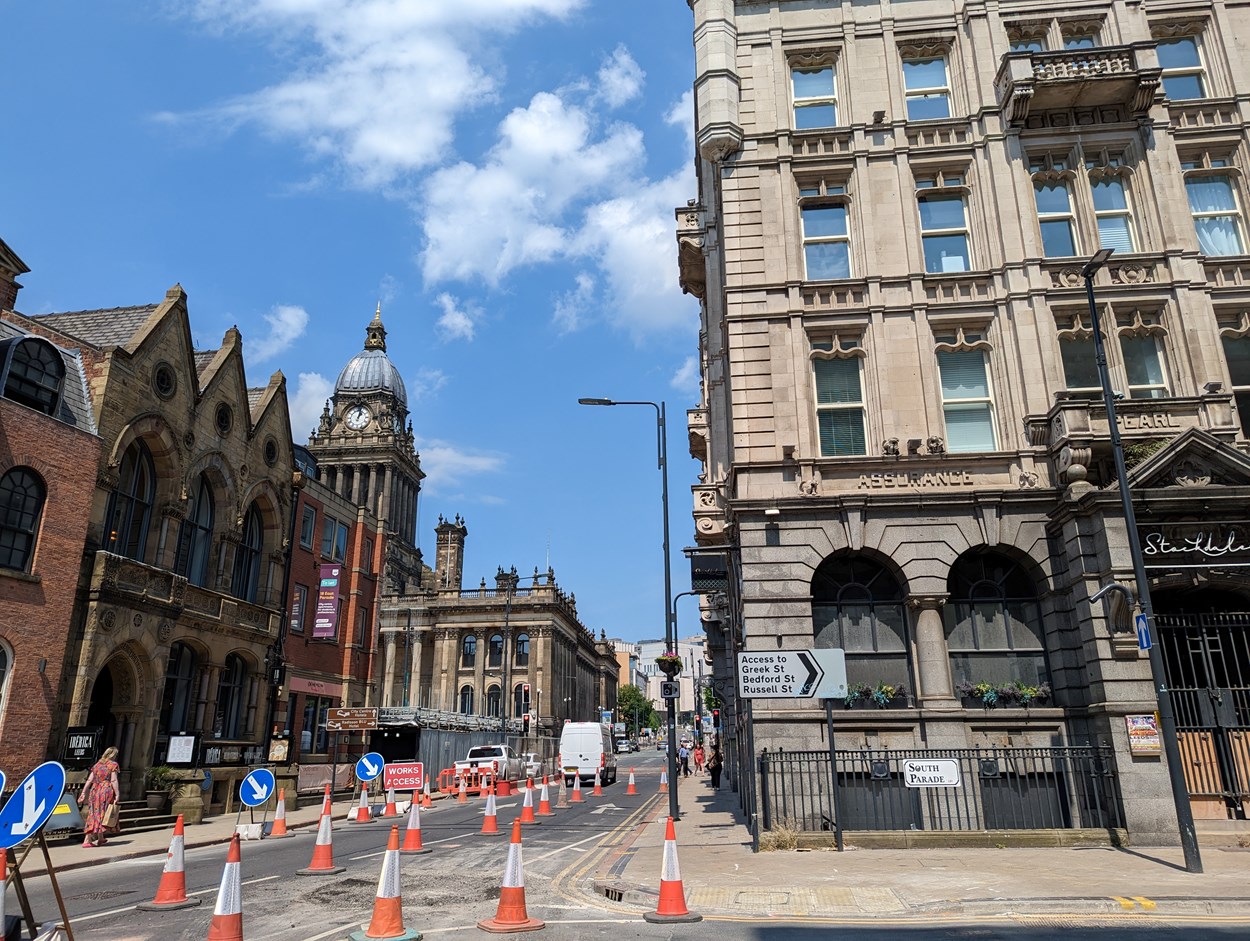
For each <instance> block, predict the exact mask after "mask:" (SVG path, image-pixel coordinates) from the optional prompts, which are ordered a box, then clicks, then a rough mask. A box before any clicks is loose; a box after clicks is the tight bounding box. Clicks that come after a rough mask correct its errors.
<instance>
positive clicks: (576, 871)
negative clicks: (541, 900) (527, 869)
mask: <svg viewBox="0 0 1250 941" xmlns="http://www.w3.org/2000/svg"><path fill="white" fill-rule="evenodd" d="M661 796H662V795H660V794H653V795H652V796H651V797H649V798H647V799H646V800H645V801H643V803H642V805H641V806H640V807H638V808H637V809H636V810H634V811H632V812H631V813H629V814H628V815H627V816H626V817H625V819H624V820H622V821H621V822H620V823H618V824H617V825H616V826H615V827H613V828H612V829H611V830H609V831H608V832H607V833H605V834H604V835H603V837H602V838H601V839H600V841H599V842H598V843H596V844H595V845H594V847H592V848H591V849H590V850H589V851H588V852H587V853H586V855H584V856H583V857H581V858H580V859H578V860H576V861H575V862H573V863H572V864H570V865H569V866H566V867H565V868H564V869H562V870H560V871H559V872H558V873H556V874H555V875H554V876H553V877H552V879H551V887H552V889H553V890H554V891H555V892H556V894H557V895H559V896H560V897H562V898H564V899H566V900H567V901H570V902H576V903H579V904H582V905H585V904H587V902H588V899H587V897H586V893H585V892H584V891H583V890H582V889H580V888H579V883H580V882H581V881H582V880H583V879H585V878H586V877H587V875H588V874H590V873H592V872H593V871H594V870H595V869H596V868H598V866H599V865H600V864H601V863H602V862H603V860H604V858H605V857H607V856H608V855H609V854H610V853H611V852H612V851H613V850H615V849H617V848H618V847H620V846H621V845H623V844H626V843H627V842H632V840H633V837H634V836H636V835H637V834H635V833H631V831H633V830H635V829H636V828H637V827H639V826H640V825H641V824H642V823H643V820H644V818H645V817H646V816H647V815H648V814H649V813H651V812H652V811H653V810H654V809H655V805H656V803H657V802H658V801H659V799H660V797H661ZM627 838H628V840H627ZM594 904H595V907H596V908H601V909H606V910H608V911H614V912H619V913H623V914H629V915H636V914H638V910H637V909H636V908H628V907H626V906H623V905H619V904H616V903H613V902H612V901H611V900H610V899H609V898H607V897H606V896H600V895H594Z"/></svg>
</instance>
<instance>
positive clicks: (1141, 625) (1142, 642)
mask: <svg viewBox="0 0 1250 941" xmlns="http://www.w3.org/2000/svg"><path fill="white" fill-rule="evenodd" d="M1133 621H1134V622H1135V624H1136V626H1137V649H1138V650H1149V649H1150V648H1151V647H1153V646H1154V644H1153V643H1152V642H1151V640H1150V622H1149V621H1147V620H1146V615H1144V614H1139V615H1137V616H1136V617H1135V618H1133Z"/></svg>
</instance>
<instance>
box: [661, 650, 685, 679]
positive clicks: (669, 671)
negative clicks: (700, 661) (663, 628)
mask: <svg viewBox="0 0 1250 941" xmlns="http://www.w3.org/2000/svg"><path fill="white" fill-rule="evenodd" d="M655 665H656V666H657V667H659V668H660V672H661V673H663V674H664V675H665V676H667V677H668V678H669V679H670V680H671V679H672V678H673V677H675V676H676V675H677V674H678V673H680V672H681V671H682V670H683V669H684V668H685V664H684V663H683V662H682V659H681V657H679V656H678V655H677V654H675V653H673V651H671V650H668V651H665V652H664V653H662V654H660V655H659V656H658V657H656V658H655Z"/></svg>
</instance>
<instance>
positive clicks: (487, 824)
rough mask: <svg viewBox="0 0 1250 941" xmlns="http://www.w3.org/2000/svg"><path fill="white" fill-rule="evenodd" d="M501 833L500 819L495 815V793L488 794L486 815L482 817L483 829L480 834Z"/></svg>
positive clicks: (488, 792) (489, 792)
mask: <svg viewBox="0 0 1250 941" xmlns="http://www.w3.org/2000/svg"><path fill="white" fill-rule="evenodd" d="M498 832H499V818H498V815H497V814H496V813H495V792H494V791H493V790H490V791H487V792H486V814H485V815H484V816H483V817H482V829H481V830H479V831H478V833H484V834H487V835H489V834H492V833H498Z"/></svg>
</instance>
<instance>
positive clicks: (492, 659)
mask: <svg viewBox="0 0 1250 941" xmlns="http://www.w3.org/2000/svg"><path fill="white" fill-rule="evenodd" d="M486 665H487V666H488V667H499V666H502V665H503V636H502V635H500V634H491V635H490V641H489V645H488V646H487V649H486Z"/></svg>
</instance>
